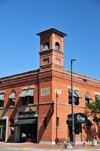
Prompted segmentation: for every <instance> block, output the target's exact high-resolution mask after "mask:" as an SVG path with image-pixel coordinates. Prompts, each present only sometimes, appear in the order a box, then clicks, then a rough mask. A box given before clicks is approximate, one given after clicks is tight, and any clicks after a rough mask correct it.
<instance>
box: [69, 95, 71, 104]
mask: <svg viewBox="0 0 100 151" xmlns="http://www.w3.org/2000/svg"><path fill="white" fill-rule="evenodd" d="M69 104H72V97H71V96H69Z"/></svg>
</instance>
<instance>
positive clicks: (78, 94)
mask: <svg viewBox="0 0 100 151" xmlns="http://www.w3.org/2000/svg"><path fill="white" fill-rule="evenodd" d="M74 92H75V94H76V95H77V97H78V98H82V96H81V95H80V93H79V92H78V91H77V90H75V91H74Z"/></svg>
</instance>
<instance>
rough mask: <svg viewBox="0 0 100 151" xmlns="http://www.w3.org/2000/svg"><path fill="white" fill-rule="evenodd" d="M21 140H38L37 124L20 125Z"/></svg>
mask: <svg viewBox="0 0 100 151" xmlns="http://www.w3.org/2000/svg"><path fill="white" fill-rule="evenodd" d="M20 141H21V142H37V124H29V125H23V126H21V127H20Z"/></svg>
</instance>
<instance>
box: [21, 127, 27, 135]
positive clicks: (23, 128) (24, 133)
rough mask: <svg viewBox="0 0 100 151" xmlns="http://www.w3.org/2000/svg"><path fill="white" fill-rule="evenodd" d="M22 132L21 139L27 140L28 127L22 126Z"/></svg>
mask: <svg viewBox="0 0 100 151" xmlns="http://www.w3.org/2000/svg"><path fill="white" fill-rule="evenodd" d="M21 130H22V134H21V137H22V138H26V125H24V126H22V127H21Z"/></svg>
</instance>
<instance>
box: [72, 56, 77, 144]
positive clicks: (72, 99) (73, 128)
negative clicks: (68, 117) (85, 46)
mask: <svg viewBox="0 0 100 151" xmlns="http://www.w3.org/2000/svg"><path fill="white" fill-rule="evenodd" d="M73 61H76V59H71V94H72V139H73V143H74V144H75V142H74V112H73V75H72V62H73Z"/></svg>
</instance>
